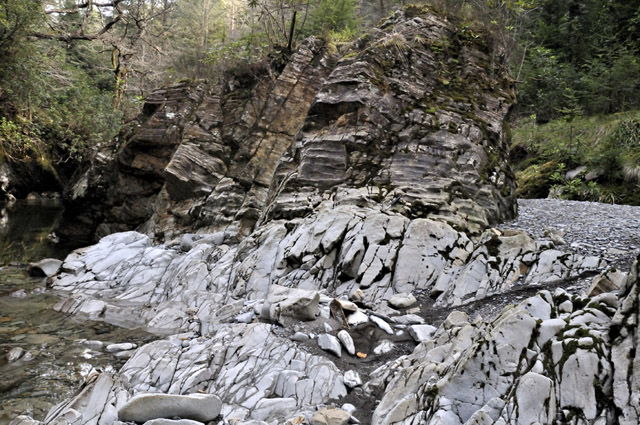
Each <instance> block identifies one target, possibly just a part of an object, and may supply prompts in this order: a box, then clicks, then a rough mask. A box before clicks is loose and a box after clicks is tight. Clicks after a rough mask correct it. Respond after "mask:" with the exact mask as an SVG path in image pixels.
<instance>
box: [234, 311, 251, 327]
mask: <svg viewBox="0 0 640 425" xmlns="http://www.w3.org/2000/svg"><path fill="white" fill-rule="evenodd" d="M254 317H255V313H254V312H253V311H248V312H246V313H242V314H238V315H237V316H236V322H238V323H246V324H249V323H251V322H253V318H254Z"/></svg>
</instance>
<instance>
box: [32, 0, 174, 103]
mask: <svg viewBox="0 0 640 425" xmlns="http://www.w3.org/2000/svg"><path fill="white" fill-rule="evenodd" d="M174 8H175V0H63V1H57V0H54V1H52V2H48V3H46V4H45V8H44V10H45V13H46V15H47V17H48V19H47V27H48V30H47V31H35V32H33V33H32V35H33V36H35V37H38V38H41V39H50V40H58V41H63V42H67V43H71V42H76V41H95V40H97V41H100V42H101V43H102V44H103V45H104V46H105V47H107V48H109V49H110V53H111V59H110V62H111V70H112V72H113V74H114V81H115V84H114V95H113V104H114V107H115V108H116V109H118V108H119V107H120V105H121V102H122V100H123V97H124V94H125V91H126V89H127V84H128V81H129V78H130V76H131V74H136V75H137V76H138V77H139V80H140V86H141V87H140V90H141V91H142V92H144V89H145V88H146V87H147V86H148V84H145V83H146V81H145V80H149V76H150V75H153V74H154V73H153V72H151V68H152V67H154V66H157V61H155V60H150V59H149V56H151V57H152V58H153V59H155V58H156V57H158V56H162V55H164V52H163V50H162V41H163V40H164V38H165V37H166V35H167V33H168V31H169V30H170V28H171V22H170V16H171V13H172V11H173V10H174Z"/></svg>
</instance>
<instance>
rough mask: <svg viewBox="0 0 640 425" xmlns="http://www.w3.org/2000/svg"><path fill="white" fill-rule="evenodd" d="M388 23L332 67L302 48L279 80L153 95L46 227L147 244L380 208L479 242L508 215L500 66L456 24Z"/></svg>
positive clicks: (328, 55) (397, 18) (258, 76)
mask: <svg viewBox="0 0 640 425" xmlns="http://www.w3.org/2000/svg"><path fill="white" fill-rule="evenodd" d="M416 12H417V11H416V10H408V11H407V12H402V13H397V14H396V15H394V16H393V17H391V18H390V19H389V20H387V21H386V23H385V24H384V25H383V26H382V27H381V28H380V29H377V30H375V31H374V32H373V33H371V34H369V35H367V36H365V37H363V38H362V39H360V40H358V41H357V42H356V43H354V45H353V46H351V48H350V49H349V50H348V51H347V52H346V54H344V55H343V57H342V58H341V59H340V60H338V55H337V53H335V52H331V51H330V50H331V49H329V48H327V47H326V46H324V44H323V42H322V41H320V40H317V39H310V40H307V41H306V42H304V43H303V44H302V45H301V46H300V48H299V49H298V50H297V52H296V53H294V54H293V55H292V57H291V60H290V62H289V63H288V64H287V66H286V67H285V68H284V70H283V71H282V72H281V73H279V74H275V71H273V70H271V69H270V68H269V67H263V68H256V69H253V70H252V71H251V72H245V73H244V74H242V75H236V76H231V77H227V78H226V79H225V80H224V81H222V82H221V83H220V84H218V85H215V86H210V85H207V84H205V83H199V84H197V83H192V84H185V85H182V86H176V87H172V88H169V89H164V90H159V91H157V92H155V93H154V94H153V95H152V96H151V98H149V99H148V100H147V103H146V105H145V107H144V112H143V115H142V116H141V117H140V118H139V126H138V127H137V128H133V129H132V130H131V131H130V134H129V135H125V136H123V138H124V140H123V141H121V142H120V143H121V146H120V147H119V148H118V149H117V150H115V151H114V150H113V147H111V149H112V150H111V151H109V150H106V151H103V153H102V154H98V155H96V156H95V157H94V159H93V164H92V165H91V167H90V168H89V169H88V171H86V172H85V173H84V174H82V175H80V176H79V177H78V179H77V180H76V182H75V184H74V185H73V187H72V188H71V189H70V190H69V191H68V193H67V196H66V199H67V204H68V213H67V214H66V219H65V222H64V223H63V225H62V228H61V229H60V231H59V233H61V234H62V235H63V236H65V237H68V238H76V239H77V241H78V242H86V241H89V240H91V238H93V237H96V236H97V237H99V236H104V235H105V234H108V233H112V232H114V231H122V230H129V229H133V228H136V227H138V228H139V229H140V230H142V231H143V232H145V233H148V234H150V235H152V236H154V237H156V238H158V239H161V240H163V239H164V240H168V239H170V238H172V237H174V236H176V235H178V234H180V233H183V232H194V231H200V232H209V233H210V232H215V231H221V230H224V231H226V232H227V233H230V234H233V235H234V237H237V238H238V239H242V238H243V237H245V236H247V235H248V234H250V233H251V231H253V230H254V229H255V225H256V223H264V222H265V221H268V220H273V219H280V218H283V219H291V218H295V217H302V216H304V215H306V214H308V213H311V212H313V211H314V210H315V209H316V208H317V207H318V206H319V205H320V204H321V203H322V202H323V201H329V200H330V201H332V202H335V204H336V205H340V204H357V205H361V206H365V205H366V206H383V207H384V209H385V210H388V211H393V212H398V213H400V214H402V215H404V216H406V217H408V218H418V217H423V218H425V217H432V218H437V219H442V220H444V221H446V222H448V223H450V224H452V225H454V226H455V227H456V228H458V229H459V230H463V231H470V232H472V233H474V234H477V233H479V232H480V231H481V230H482V229H483V228H485V227H487V226H488V225H489V224H492V223H497V222H499V221H501V220H504V219H505V218H509V217H512V216H513V214H514V212H515V211H514V209H515V207H514V195H513V191H514V180H513V176H512V174H511V172H510V170H509V168H508V165H507V163H506V154H507V144H506V141H505V137H504V134H503V119H504V117H505V115H506V114H507V112H508V110H509V107H510V105H511V103H512V101H513V99H514V93H513V88H512V86H511V82H510V80H509V79H508V77H507V76H506V74H505V73H504V70H501V69H499V68H498V67H494V65H493V64H492V61H491V55H492V52H491V51H490V49H489V48H488V46H487V45H486V44H484V42H482V41H480V38H477V35H475V34H471V33H470V31H469V30H460V29H458V28H456V27H455V26H454V25H453V24H451V23H448V22H446V21H443V20H440V19H437V18H435V17H434V16H432V15H426V16H424V17H420V16H414V15H416Z"/></svg>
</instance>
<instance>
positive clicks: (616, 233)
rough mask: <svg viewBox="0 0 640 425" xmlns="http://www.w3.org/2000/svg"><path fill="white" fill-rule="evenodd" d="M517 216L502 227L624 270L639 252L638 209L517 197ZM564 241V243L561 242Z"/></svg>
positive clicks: (626, 206)
mask: <svg viewBox="0 0 640 425" xmlns="http://www.w3.org/2000/svg"><path fill="white" fill-rule="evenodd" d="M518 209H519V214H518V217H517V218H516V219H515V220H513V221H510V222H508V223H506V224H504V225H503V226H501V228H503V229H523V230H526V231H527V232H529V234H531V235H532V236H535V237H537V238H540V239H546V240H550V241H551V240H556V242H558V243H559V245H561V246H563V248H565V249H568V250H570V251H572V252H578V253H581V254H584V255H597V256H601V257H603V258H605V259H607V261H608V262H609V263H610V264H611V265H614V266H618V267H619V268H620V269H621V270H627V269H628V268H629V267H630V266H631V263H632V262H633V260H634V259H635V257H636V256H637V254H638V252H640V209H638V207H633V206H629V205H612V204H600V203H597V202H578V201H564V200H561V199H520V200H518ZM563 242H564V243H563Z"/></svg>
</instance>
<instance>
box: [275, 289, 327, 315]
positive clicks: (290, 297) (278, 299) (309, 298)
mask: <svg viewBox="0 0 640 425" xmlns="http://www.w3.org/2000/svg"><path fill="white" fill-rule="evenodd" d="M319 302H320V294H319V293H318V292H317V291H307V290H304V289H292V288H286V287H284V286H280V285H271V287H270V288H269V294H268V295H267V299H266V300H265V303H264V306H263V307H262V317H263V318H267V319H269V320H273V321H276V322H279V321H280V320H281V318H282V317H284V316H286V317H292V318H294V319H298V320H314V319H315V318H316V316H317V315H318V311H319Z"/></svg>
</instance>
